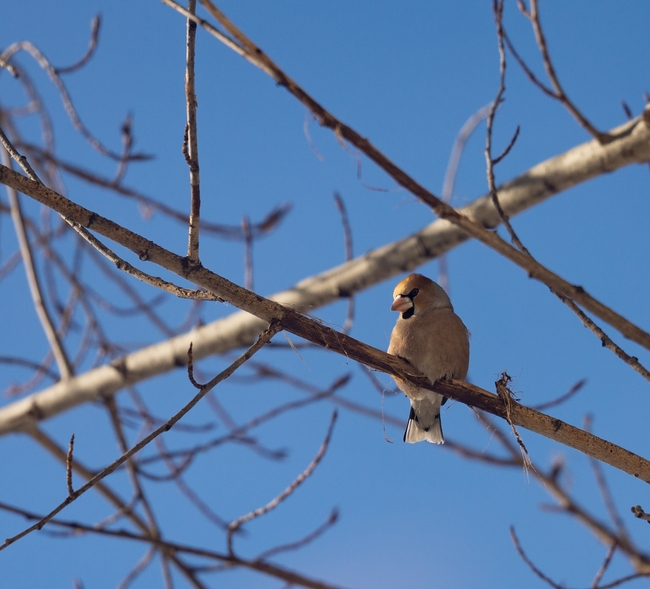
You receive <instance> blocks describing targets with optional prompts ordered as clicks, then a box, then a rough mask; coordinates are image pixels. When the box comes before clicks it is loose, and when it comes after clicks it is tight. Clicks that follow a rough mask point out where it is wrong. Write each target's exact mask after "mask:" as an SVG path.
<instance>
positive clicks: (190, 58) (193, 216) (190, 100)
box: [184, 0, 201, 264]
mask: <svg viewBox="0 0 650 589" xmlns="http://www.w3.org/2000/svg"><path fill="white" fill-rule="evenodd" d="M187 9H188V12H189V13H190V14H192V15H193V14H195V13H196V0H188V3H187ZM186 44H187V51H186V64H185V109H186V114H187V125H186V128H185V129H186V131H185V133H186V137H187V142H186V143H184V148H185V147H186V160H187V164H188V166H189V169H190V217H189V230H188V234H189V235H188V242H187V259H188V260H189V262H190V264H198V263H199V228H200V225H201V177H200V174H199V141H198V135H197V124H196V107H197V100H196V87H195V78H196V72H195V70H194V56H195V46H196V22H194V21H193V20H192V19H191V18H188V19H187V39H186Z"/></svg>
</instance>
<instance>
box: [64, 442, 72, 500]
mask: <svg viewBox="0 0 650 589" xmlns="http://www.w3.org/2000/svg"><path fill="white" fill-rule="evenodd" d="M73 450H74V434H72V435H71V436H70V444H69V445H68V454H67V455H66V457H65V481H66V483H67V485H68V496H69V497H72V496H74V488H73V487H72V463H73V458H72V452H73Z"/></svg>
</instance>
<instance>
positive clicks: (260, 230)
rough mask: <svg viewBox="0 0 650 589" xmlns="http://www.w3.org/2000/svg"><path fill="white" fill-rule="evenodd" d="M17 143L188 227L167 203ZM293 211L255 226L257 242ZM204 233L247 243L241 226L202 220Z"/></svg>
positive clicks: (283, 210)
mask: <svg viewBox="0 0 650 589" xmlns="http://www.w3.org/2000/svg"><path fill="white" fill-rule="evenodd" d="M15 143H16V145H17V146H19V147H22V148H23V149H25V150H26V151H28V152H30V154H31V157H32V158H34V159H35V160H36V161H41V162H42V161H45V162H48V163H51V164H54V165H55V166H56V167H58V168H61V170H63V171H65V172H68V173H70V174H72V175H73V176H76V177H77V178H80V179H82V180H84V181H85V182H88V183H89V184H92V185H94V186H99V187H101V188H104V189H106V190H110V191H112V192H113V193H115V194H117V195H119V196H124V197H126V198H131V199H133V200H135V201H136V202H137V203H138V204H139V205H140V206H141V207H142V208H144V209H146V210H150V211H158V212H160V213H162V214H163V215H166V216H167V217H169V218H171V219H173V220H174V221H178V222H181V223H183V224H185V223H187V214H186V213H183V212H181V211H179V210H176V209H174V208H172V207H170V206H168V205H166V204H165V203H162V202H160V201H158V200H156V199H154V198H152V197H150V196H147V195H146V194H143V193H142V192H138V191H137V190H135V189H133V188H129V187H127V186H124V185H122V184H115V182H114V180H110V179H108V178H106V177H104V176H100V175H99V174H97V173H95V172H92V171H90V170H88V169H86V168H81V167H79V166H78V165H76V164H73V163H70V162H68V161H65V160H62V159H60V158H58V157H55V156H54V155H53V154H51V153H49V152H47V151H45V150H43V149H41V148H40V147H38V146H37V145H34V144H32V143H27V142H25V141H16V142H15ZM27 176H29V174H27ZM291 208H292V206H291V204H290V203H286V204H283V205H280V206H277V207H275V208H274V209H272V210H271V211H270V212H269V213H268V214H267V215H266V216H265V217H264V218H263V219H262V220H261V221H258V222H255V223H252V224H251V232H252V233H253V236H254V237H256V238H257V237H260V236H262V235H266V234H267V233H269V232H270V231H272V230H273V229H275V228H276V227H277V226H278V224H279V223H280V222H281V221H282V220H283V219H284V217H285V216H286V215H287V214H288V213H289V212H290V211H291ZM201 231H203V232H207V233H210V234H212V235H215V236H219V237H222V238H224V239H235V240H243V239H244V236H243V235H242V232H241V225H223V224H220V223H213V222H211V221H209V220H207V219H201Z"/></svg>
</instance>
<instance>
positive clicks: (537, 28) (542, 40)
mask: <svg viewBox="0 0 650 589" xmlns="http://www.w3.org/2000/svg"><path fill="white" fill-rule="evenodd" d="M524 15H525V16H526V17H527V18H528V19H529V20H530V22H531V24H532V25H533V31H534V32H535V39H536V41H537V46H538V47H539V51H540V53H541V54H542V61H543V62H544V69H545V70H546V75H547V76H548V79H549V80H550V81H551V85H552V86H553V88H554V90H555V98H557V100H559V101H560V102H561V103H562V104H564V106H565V107H566V109H567V110H568V111H569V112H570V113H571V115H572V116H573V118H574V119H576V121H578V123H580V125H582V127H583V128H584V129H586V130H587V131H588V132H589V134H590V135H591V136H592V137H594V138H595V139H597V140H598V141H600V142H601V143H608V142H610V141H612V140H613V139H614V138H613V137H612V136H611V135H609V134H608V133H603V132H601V131H599V130H598V129H596V128H595V127H594V126H593V125H592V124H591V123H590V122H589V121H588V120H587V118H586V117H585V116H584V115H583V114H582V113H581V112H580V111H579V110H578V107H576V106H575V104H573V102H572V101H571V100H570V99H569V97H568V96H567V95H566V93H565V92H564V89H563V88H562V85H561V84H560V80H559V79H558V76H557V73H556V72H555V67H554V66H553V62H552V61H551V56H550V53H549V51H548V45H547V43H546V37H545V35H544V31H543V30H542V23H541V22H540V17H539V7H538V4H537V0H530V10H529V11H524Z"/></svg>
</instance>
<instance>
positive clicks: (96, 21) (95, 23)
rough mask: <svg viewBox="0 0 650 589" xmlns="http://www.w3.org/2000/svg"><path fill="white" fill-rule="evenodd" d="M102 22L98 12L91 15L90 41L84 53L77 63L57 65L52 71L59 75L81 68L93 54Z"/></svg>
mask: <svg viewBox="0 0 650 589" xmlns="http://www.w3.org/2000/svg"><path fill="white" fill-rule="evenodd" d="M101 24H102V15H101V14H98V15H97V16H95V17H93V19H92V20H91V21H90V41H89V42H88V49H87V50H86V54H85V55H84V56H83V57H82V58H81V59H80V60H79V61H77V63H73V64H72V65H69V66H66V67H57V68H54V71H55V72H56V73H57V74H59V75H61V74H70V73H72V72H74V71H75V70H78V69H80V68H82V67H83V66H84V65H86V63H88V61H90V59H91V58H92V56H93V54H94V53H95V50H96V49H97V42H98V40H99V29H100V27H101Z"/></svg>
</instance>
